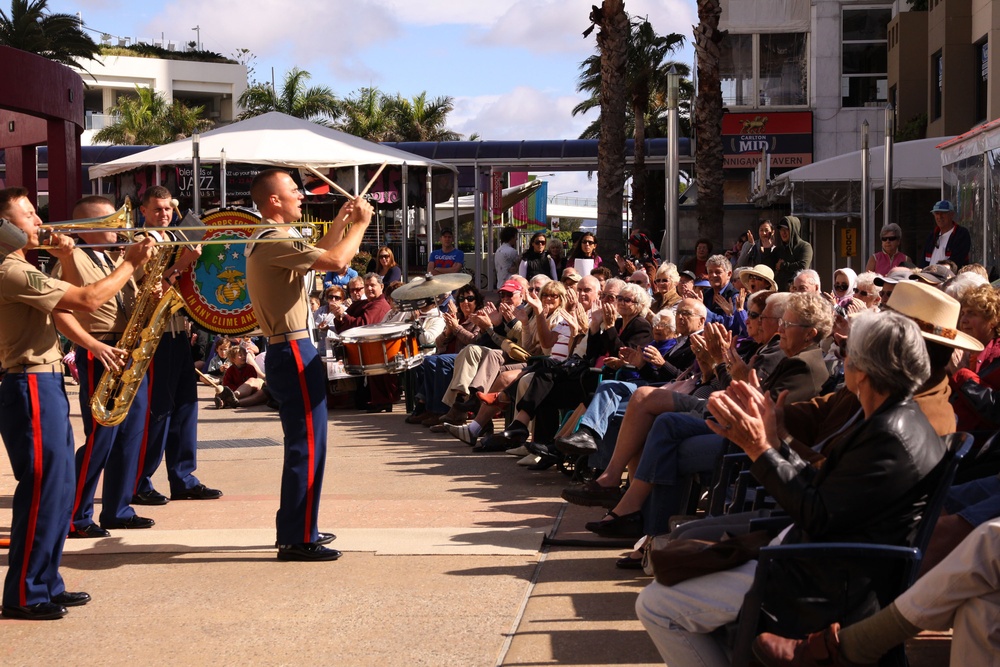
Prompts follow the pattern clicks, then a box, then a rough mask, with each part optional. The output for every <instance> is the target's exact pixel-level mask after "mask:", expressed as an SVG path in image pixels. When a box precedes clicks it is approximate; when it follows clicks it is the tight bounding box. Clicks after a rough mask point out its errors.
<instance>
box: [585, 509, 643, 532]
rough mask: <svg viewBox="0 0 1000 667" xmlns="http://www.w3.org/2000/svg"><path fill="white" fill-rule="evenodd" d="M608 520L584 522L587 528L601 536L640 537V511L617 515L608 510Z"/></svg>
mask: <svg viewBox="0 0 1000 667" xmlns="http://www.w3.org/2000/svg"><path fill="white" fill-rule="evenodd" d="M607 516H609V517H611V520H610V521H590V522H588V523H587V524H586V528H587V530H589V531H590V532H592V533H597V534H598V535H600V536H601V537H624V538H632V537H642V536H643V535H644V533H643V532H642V512H631V513H629V514H622V515H621V516H618V515H617V514H615V513H614V512H608V513H607Z"/></svg>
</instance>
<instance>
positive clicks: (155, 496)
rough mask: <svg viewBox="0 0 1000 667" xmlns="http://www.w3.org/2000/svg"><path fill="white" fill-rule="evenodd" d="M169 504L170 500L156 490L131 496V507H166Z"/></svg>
mask: <svg viewBox="0 0 1000 667" xmlns="http://www.w3.org/2000/svg"><path fill="white" fill-rule="evenodd" d="M169 502H170V499H169V498H167V497H166V496H165V495H163V494H162V493H160V492H159V491H157V490H156V489H150V490H149V491H144V492H142V493H137V494H135V495H134V496H132V504H133V505H166V504H167V503H169Z"/></svg>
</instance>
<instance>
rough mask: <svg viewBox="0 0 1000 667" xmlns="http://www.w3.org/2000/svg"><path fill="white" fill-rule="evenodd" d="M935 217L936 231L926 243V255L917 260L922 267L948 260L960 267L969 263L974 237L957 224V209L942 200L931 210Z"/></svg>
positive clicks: (945, 200)
mask: <svg viewBox="0 0 1000 667" xmlns="http://www.w3.org/2000/svg"><path fill="white" fill-rule="evenodd" d="M931 213H932V214H933V215H934V223H935V225H936V226H935V227H934V231H932V232H931V233H930V236H928V237H927V241H925V242H924V254H923V255H922V256H921V257H918V258H917V261H918V263H919V265H920V266H921V267H924V266H928V265H930V264H937V263H938V262H940V261H942V260H945V259H948V260H951V261H952V262H955V264H957V265H958V266H959V267H962V266H965V265H966V264H968V263H969V250H970V249H971V248H972V236H971V235H970V234H969V230H968V229H966V228H965V227H962V226H960V225H958V224H956V223H955V207H954V206H952V204H951V202H950V201H948V200H947V199H942V200H941V201H939V202H938V203H936V204H934V207H933V208H931Z"/></svg>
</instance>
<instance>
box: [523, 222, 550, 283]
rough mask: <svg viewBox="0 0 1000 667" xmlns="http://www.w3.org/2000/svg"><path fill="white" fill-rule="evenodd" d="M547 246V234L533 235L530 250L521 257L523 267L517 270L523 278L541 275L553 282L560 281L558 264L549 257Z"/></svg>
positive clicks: (537, 233)
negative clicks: (557, 269)
mask: <svg viewBox="0 0 1000 667" xmlns="http://www.w3.org/2000/svg"><path fill="white" fill-rule="evenodd" d="M545 244H546V239H545V232H535V233H534V234H532V235H531V241H530V242H529V243H528V249H527V250H525V251H524V253H523V254H522V255H521V265H520V266H519V267H518V269H517V272H518V273H519V274H520V275H521V276H522V277H524V278H533V277H535V276H537V275H539V274H540V275H543V276H548V277H549V278H551V279H552V280H559V274H558V273H557V271H556V263H555V262H554V261H553V260H552V258H551V257H549V252H548V250H546V249H545Z"/></svg>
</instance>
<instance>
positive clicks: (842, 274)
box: [827, 268, 858, 306]
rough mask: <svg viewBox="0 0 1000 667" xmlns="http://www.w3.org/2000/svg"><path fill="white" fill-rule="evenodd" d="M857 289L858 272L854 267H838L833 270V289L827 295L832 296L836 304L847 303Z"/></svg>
mask: <svg viewBox="0 0 1000 667" xmlns="http://www.w3.org/2000/svg"><path fill="white" fill-rule="evenodd" d="M857 289H858V274H856V273H855V272H854V270H853V269H847V268H844V269H837V270H836V271H834V272H833V291H832V292H830V294H828V295H827V296H829V297H831V299H832V301H833V305H835V306H842V305H847V304H848V303H850V302H851V299H853V298H854V293H855V292H856V291H857Z"/></svg>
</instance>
